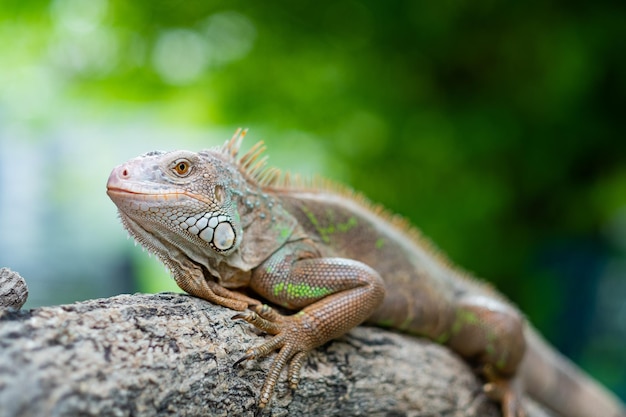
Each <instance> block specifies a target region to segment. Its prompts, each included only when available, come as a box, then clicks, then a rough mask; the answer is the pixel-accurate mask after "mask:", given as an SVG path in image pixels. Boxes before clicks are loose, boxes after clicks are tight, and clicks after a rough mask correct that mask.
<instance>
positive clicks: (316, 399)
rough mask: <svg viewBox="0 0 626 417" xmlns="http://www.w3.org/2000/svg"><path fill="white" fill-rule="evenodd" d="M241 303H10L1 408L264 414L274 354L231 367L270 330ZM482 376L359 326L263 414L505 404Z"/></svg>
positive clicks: (132, 298)
mask: <svg viewBox="0 0 626 417" xmlns="http://www.w3.org/2000/svg"><path fill="white" fill-rule="evenodd" d="M233 314H234V313H233V312H232V311H230V310H228V309H226V308H223V307H218V306H213V305H211V304H209V303H207V302H205V301H203V300H199V299H196V298H193V297H190V296H187V295H181V294H157V295H120V296H117V297H112V298H108V299H98V300H90V301H86V302H81V303H75V304H71V305H63V306H55V307H44V308H38V309H34V310H30V311H16V310H4V311H0V415H2V416H77V415H80V416H173V415H176V416H201V415H202V416H204V415H216V416H226V415H228V416H238V415H247V416H251V415H254V411H255V409H256V406H255V404H256V398H257V395H258V393H259V391H260V388H261V385H262V383H263V380H264V377H265V375H266V372H267V369H268V366H269V363H270V362H271V357H270V358H264V359H261V360H252V361H247V362H245V363H244V364H242V365H240V366H237V367H234V368H233V363H234V362H235V360H236V359H238V358H239V357H241V356H242V355H243V353H244V352H245V350H246V349H247V348H249V347H250V346H252V345H254V344H257V343H259V342H260V341H261V340H263V337H266V336H261V335H258V334H256V332H255V331H254V330H253V329H252V328H251V326H250V325H248V324H247V323H242V322H238V321H233V320H231V319H230V317H231V316H232V315H233ZM283 377H284V376H283ZM480 386H481V384H480V381H479V380H478V379H477V378H476V377H475V376H474V375H473V373H472V372H471V370H470V369H469V367H468V366H467V365H466V364H465V363H464V362H463V361H462V360H460V359H459V358H458V357H457V356H456V355H454V354H453V353H451V352H450V351H449V350H448V349H446V348H444V347H441V346H438V345H436V344H433V343H431V342H428V341H426V340H421V339H418V338H413V337H409V336H405V335H401V334H396V333H393V332H388V331H384V330H380V329H375V328H366V327H359V328H357V329H354V330H353V331H351V332H350V333H349V334H348V335H346V336H344V337H342V338H340V339H338V340H336V341H333V342H331V343H329V344H327V345H325V346H323V347H321V348H319V349H317V350H316V351H315V352H313V353H312V354H311V355H310V356H309V359H308V360H307V362H306V363H305V366H304V367H303V371H302V380H301V383H300V387H299V389H298V390H297V391H295V392H291V391H290V390H289V389H288V388H287V385H286V383H284V380H283V381H282V382H281V383H280V384H279V386H278V387H277V391H276V393H275V397H274V400H273V401H272V403H271V406H270V407H269V410H267V411H266V412H265V413H264V415H267V416H270V415H271V416H284V415H298V416H303V415H320V416H458V417H461V416H463V417H466V416H467V417H469V416H486V417H488V416H499V415H500V414H499V411H498V408H497V407H496V406H494V404H492V403H491V402H490V401H489V400H488V399H487V398H486V397H485V396H484V395H483V394H482V393H481V389H480ZM530 407H531V408H530V416H531V417H540V416H546V415H547V414H544V413H543V412H542V411H540V410H539V409H537V408H536V407H535V406H533V405H532V404H531V405H530Z"/></svg>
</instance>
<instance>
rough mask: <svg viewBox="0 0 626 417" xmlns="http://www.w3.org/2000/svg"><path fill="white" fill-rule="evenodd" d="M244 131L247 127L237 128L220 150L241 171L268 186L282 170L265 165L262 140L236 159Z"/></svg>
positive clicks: (276, 178) (277, 178)
mask: <svg viewBox="0 0 626 417" xmlns="http://www.w3.org/2000/svg"><path fill="white" fill-rule="evenodd" d="M246 133H248V129H242V128H239V129H237V131H236V132H235V134H234V135H233V137H232V138H230V140H227V141H226V143H224V145H223V146H222V148H221V152H222V153H223V154H224V155H226V156H228V157H229V158H230V159H231V161H233V162H234V163H236V164H237V166H238V167H239V169H240V170H241V172H242V173H244V174H246V175H247V176H248V177H249V178H250V179H252V180H254V181H255V182H257V183H258V184H259V185H262V186H269V185H273V184H275V183H277V182H278V180H279V179H280V178H281V177H282V171H281V170H280V169H278V168H275V167H268V166H267V155H263V153H264V152H265V150H266V147H265V144H264V143H263V141H259V142H257V143H256V144H255V145H254V146H253V147H252V148H250V150H249V151H248V152H246V153H245V154H244V155H243V156H242V157H241V158H239V159H237V157H238V156H239V150H240V148H241V143H242V142H243V138H244V137H245V136H246Z"/></svg>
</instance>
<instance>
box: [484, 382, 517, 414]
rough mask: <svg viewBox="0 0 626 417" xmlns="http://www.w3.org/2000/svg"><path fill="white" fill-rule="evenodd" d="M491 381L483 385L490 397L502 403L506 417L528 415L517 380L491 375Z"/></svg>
mask: <svg viewBox="0 0 626 417" xmlns="http://www.w3.org/2000/svg"><path fill="white" fill-rule="evenodd" d="M489 379H490V380H491V381H490V382H488V383H486V384H485V385H484V386H483V390H484V391H485V393H486V394H487V396H488V397H489V398H491V399H492V400H494V401H496V402H498V403H500V406H501V408H502V415H503V416H504V417H526V411H525V410H524V407H523V405H522V395H521V391H520V390H519V389H518V388H517V386H516V382H515V380H511V379H502V378H495V377H490V378H489Z"/></svg>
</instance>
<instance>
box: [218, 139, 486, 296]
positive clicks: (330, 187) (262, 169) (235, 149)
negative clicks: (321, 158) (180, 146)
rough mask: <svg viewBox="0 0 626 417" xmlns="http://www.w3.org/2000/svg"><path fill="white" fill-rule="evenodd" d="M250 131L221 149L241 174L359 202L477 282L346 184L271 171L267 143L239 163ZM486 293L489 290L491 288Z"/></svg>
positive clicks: (273, 185)
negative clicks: (266, 151) (242, 144)
mask: <svg viewBox="0 0 626 417" xmlns="http://www.w3.org/2000/svg"><path fill="white" fill-rule="evenodd" d="M247 132H248V129H242V128H239V129H237V131H236V132H235V134H234V135H233V137H232V138H231V139H230V140H227V141H226V143H224V145H223V146H222V147H221V149H220V151H221V152H222V153H223V154H224V155H226V156H227V157H228V158H230V160H231V161H232V162H233V163H235V164H237V166H238V167H239V168H240V170H241V172H242V173H243V174H245V175H247V176H248V177H249V178H250V179H251V180H253V181H255V182H257V183H258V184H259V185H261V186H263V187H267V188H268V189H274V190H278V189H292V190H313V191H320V192H330V193H336V194H339V195H342V196H344V197H346V198H348V199H351V200H353V201H355V202H356V203H358V204H360V205H361V206H362V207H364V208H366V209H368V210H370V211H371V212H373V213H374V214H376V215H377V216H378V217H380V218H381V219H382V220H385V221H387V222H389V223H390V224H391V225H392V226H393V227H395V228H397V229H399V230H401V231H402V232H403V233H405V234H406V235H407V236H409V237H410V238H411V239H412V240H413V241H414V242H415V243H416V244H417V245H419V246H421V247H422V248H424V249H425V250H426V251H427V252H430V254H431V255H432V256H433V257H434V258H435V259H436V260H437V261H438V262H439V263H440V264H441V265H442V266H444V267H446V268H449V269H450V270H453V271H455V272H456V273H457V274H458V275H459V276H460V277H462V278H465V279H469V280H471V281H476V280H475V279H473V278H471V275H470V274H468V273H466V272H465V271H463V270H461V269H459V268H457V267H455V266H453V265H452V263H451V262H450V261H449V260H448V258H447V257H446V256H444V255H443V254H442V253H441V252H440V251H439V250H438V249H437V248H436V247H435V246H434V245H433V244H432V243H431V241H430V240H429V239H428V238H426V237H425V236H424V235H423V234H422V233H421V231H420V230H419V229H417V228H415V227H414V226H413V225H412V224H411V223H410V222H409V221H407V220H406V219H405V218H404V217H402V216H400V215H398V214H394V213H392V212H390V211H388V210H387V209H386V208H384V207H383V206H382V205H380V204H375V203H372V202H371V201H370V200H369V199H368V198H367V197H365V196H364V195H363V194H361V193H359V192H356V191H354V190H353V189H352V188H350V187H347V186H345V185H343V184H339V183H337V182H334V181H331V180H328V179H327V178H324V177H321V176H314V177H312V178H303V177H302V176H300V174H291V173H290V172H289V171H287V172H284V173H283V171H281V170H280V169H278V168H275V167H267V155H263V152H265V150H266V147H265V144H264V143H263V141H259V142H257V143H256V144H255V145H254V146H253V147H252V148H250V150H249V151H248V152H246V153H245V155H243V156H242V157H241V158H239V159H237V157H238V155H239V149H240V147H241V143H242V141H243V138H244V137H245V136H246V133H247ZM485 289H487V290H489V288H488V286H485Z"/></svg>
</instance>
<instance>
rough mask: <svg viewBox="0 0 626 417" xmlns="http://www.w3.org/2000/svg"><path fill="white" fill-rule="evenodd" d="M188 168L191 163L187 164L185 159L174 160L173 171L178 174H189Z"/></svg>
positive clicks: (189, 168)
mask: <svg viewBox="0 0 626 417" xmlns="http://www.w3.org/2000/svg"><path fill="white" fill-rule="evenodd" d="M190 170H191V165H190V164H189V161H185V160H180V161H176V164H175V165H174V171H176V173H177V174H178V175H180V176H181V177H182V176H185V175H187V174H189V171H190Z"/></svg>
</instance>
